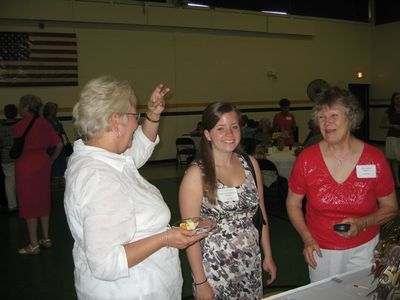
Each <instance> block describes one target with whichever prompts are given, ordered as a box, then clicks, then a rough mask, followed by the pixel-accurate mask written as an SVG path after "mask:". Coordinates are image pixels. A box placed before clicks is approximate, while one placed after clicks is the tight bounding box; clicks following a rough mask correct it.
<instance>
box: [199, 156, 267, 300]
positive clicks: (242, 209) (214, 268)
mask: <svg viewBox="0 0 400 300" xmlns="http://www.w3.org/2000/svg"><path fill="white" fill-rule="evenodd" d="M239 158H240V160H241V162H242V165H243V167H244V169H245V180H244V182H243V183H242V185H241V186H239V187H236V191H237V194H238V198H239V200H233V201H221V199H217V204H216V205H212V204H210V203H209V202H208V199H207V197H206V196H205V197H203V202H202V207H201V211H200V216H201V217H204V218H212V219H214V220H215V223H216V226H215V227H214V228H213V230H212V231H211V232H210V233H209V235H208V237H207V238H205V239H203V240H202V242H201V249H202V253H203V266H204V271H205V273H206V276H207V279H208V282H209V283H210V285H211V287H212V288H213V290H214V294H215V296H214V299H220V300H222V299H224V300H225V299H238V300H239V299H261V298H262V292H263V286H262V270H261V253H260V247H259V245H258V231H257V229H256V228H255V227H254V225H253V221H252V218H253V215H254V214H255V212H256V210H257V205H258V192H257V187H256V185H255V182H254V179H253V175H252V173H251V171H250V168H249V166H248V165H247V163H246V161H245V160H244V159H243V157H241V156H239ZM196 163H197V164H198V165H199V166H200V167H201V161H197V162H196ZM217 188H218V189H222V188H228V186H226V185H224V184H223V183H222V182H220V181H218V183H217Z"/></svg>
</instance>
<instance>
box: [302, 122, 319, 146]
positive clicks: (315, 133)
mask: <svg viewBox="0 0 400 300" xmlns="http://www.w3.org/2000/svg"><path fill="white" fill-rule="evenodd" d="M307 124H308V129H309V130H310V131H309V133H308V135H307V137H306V139H305V140H304V143H303V147H304V148H306V147H308V146H311V145H313V144H316V143H319V142H320V141H321V140H322V135H321V131H320V130H319V126H318V125H316V124H315V123H314V121H313V120H311V119H310V120H309V121H308V123H307Z"/></svg>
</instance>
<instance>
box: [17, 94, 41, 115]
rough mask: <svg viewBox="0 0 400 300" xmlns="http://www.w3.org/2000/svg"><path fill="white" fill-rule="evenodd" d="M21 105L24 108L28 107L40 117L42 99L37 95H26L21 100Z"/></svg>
mask: <svg viewBox="0 0 400 300" xmlns="http://www.w3.org/2000/svg"><path fill="white" fill-rule="evenodd" d="M19 103H20V104H21V105H22V106H28V110H29V111H30V112H31V113H33V114H35V115H38V114H39V113H40V108H41V107H42V99H40V98H39V97H38V96H35V95H30V94H28V95H24V96H22V97H21V98H20V99H19Z"/></svg>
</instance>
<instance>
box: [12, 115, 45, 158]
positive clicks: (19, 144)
mask: <svg viewBox="0 0 400 300" xmlns="http://www.w3.org/2000/svg"><path fill="white" fill-rule="evenodd" d="M38 117H39V116H38V115H35V116H34V117H33V118H32V120H31V122H30V123H29V125H28V127H26V129H25V131H24V133H23V135H22V136H20V137H18V138H15V139H14V143H13V145H12V147H11V149H10V153H9V155H10V158H12V159H17V158H18V157H20V156H21V154H22V150H24V144H25V137H26V135H27V134H28V132H29V130H30V129H31V128H32V125H33V123H35V121H36V119H37V118H38Z"/></svg>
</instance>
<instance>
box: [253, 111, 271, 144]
mask: <svg viewBox="0 0 400 300" xmlns="http://www.w3.org/2000/svg"><path fill="white" fill-rule="evenodd" d="M254 139H256V140H257V141H258V143H259V144H262V145H264V146H265V147H271V146H272V126H271V121H270V120H269V119H268V118H262V119H261V120H260V121H259V122H258V128H257V130H256V132H255V133H254Z"/></svg>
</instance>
